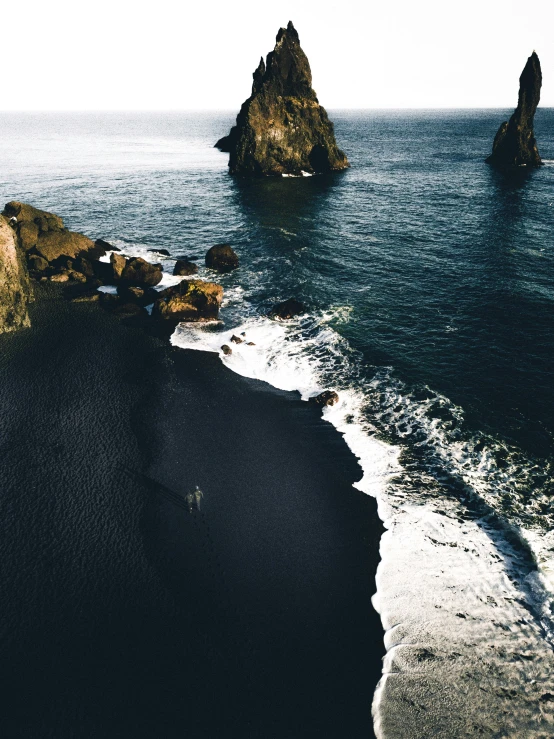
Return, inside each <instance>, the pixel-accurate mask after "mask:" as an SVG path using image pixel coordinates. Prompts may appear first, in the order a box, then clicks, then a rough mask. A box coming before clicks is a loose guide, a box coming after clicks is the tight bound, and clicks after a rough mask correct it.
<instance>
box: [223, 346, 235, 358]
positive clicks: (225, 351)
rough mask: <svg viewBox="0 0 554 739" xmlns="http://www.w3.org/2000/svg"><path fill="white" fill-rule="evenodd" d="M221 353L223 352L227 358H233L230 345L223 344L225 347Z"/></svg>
mask: <svg viewBox="0 0 554 739" xmlns="http://www.w3.org/2000/svg"><path fill="white" fill-rule="evenodd" d="M221 351H222V352H223V354H225V356H226V357H229V356H231V354H232V353H233V350H232V349H231V347H230V346H229V345H228V344H223V346H222V347H221Z"/></svg>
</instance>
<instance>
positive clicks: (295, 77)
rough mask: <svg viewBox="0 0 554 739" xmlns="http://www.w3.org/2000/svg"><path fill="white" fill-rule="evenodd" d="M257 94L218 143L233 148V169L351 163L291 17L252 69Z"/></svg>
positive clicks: (327, 167)
mask: <svg viewBox="0 0 554 739" xmlns="http://www.w3.org/2000/svg"><path fill="white" fill-rule="evenodd" d="M253 78H254V81H253V84H252V95H251V96H250V97H249V98H248V100H246V101H245V102H244V103H243V105H242V108H241V109H240V113H239V114H238V116H237V125H236V126H233V128H232V129H231V132H230V133H229V135H228V136H225V137H224V138H222V139H220V140H219V141H218V142H217V144H216V147H217V148H219V149H221V151H228V152H229V153H230V157H229V169H230V171H231V173H232V174H246V175H262V176H263V175H280V174H300V173H301V172H303V171H304V172H310V173H313V172H330V171H332V170H339V169H345V168H346V167H348V166H349V164H348V160H347V158H346V155H345V154H344V153H343V152H342V151H341V150H340V149H339V148H338V147H337V143H336V141H335V134H334V131H333V124H332V123H331V121H330V120H329V118H328V117H327V113H326V111H325V109H324V108H323V107H322V106H321V105H320V104H319V102H318V99H317V96H316V94H315V92H314V90H313V88H312V73H311V70H310V64H309V62H308V59H307V57H306V55H305V54H304V52H303V51H302V48H301V47H300V39H299V38H298V33H297V31H296V29H295V27H294V26H293V25H292V22H290V21H289V24H288V26H287V27H286V28H281V29H280V30H279V33H278V34H277V42H276V44H275V48H274V49H273V51H272V52H270V53H269V54H268V55H267V59H266V63H265V64H264V61H263V59H261V60H260V64H259V66H258V68H257V69H256V71H255V72H254V74H253Z"/></svg>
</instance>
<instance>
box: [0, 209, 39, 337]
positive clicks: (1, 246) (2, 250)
mask: <svg viewBox="0 0 554 739" xmlns="http://www.w3.org/2000/svg"><path fill="white" fill-rule="evenodd" d="M31 296H32V292H31V285H30V282H29V275H28V273H27V267H26V265H25V261H24V259H23V253H22V251H21V247H20V245H19V242H18V238H17V234H16V232H15V231H14V229H13V228H12V227H11V226H10V225H9V223H8V221H7V219H6V218H3V217H2V216H0V333H4V332H6V331H15V330H16V329H18V328H23V327H24V326H30V325H31V323H30V321H29V315H28V313H27V304H28V302H29V301H30V299H31Z"/></svg>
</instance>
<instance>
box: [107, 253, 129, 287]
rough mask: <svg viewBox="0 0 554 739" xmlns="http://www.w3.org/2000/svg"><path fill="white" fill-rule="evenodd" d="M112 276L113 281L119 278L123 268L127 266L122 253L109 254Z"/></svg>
mask: <svg viewBox="0 0 554 739" xmlns="http://www.w3.org/2000/svg"><path fill="white" fill-rule="evenodd" d="M110 264H111V266H112V278H113V280H114V281H115V282H117V281H118V280H120V279H121V276H122V274H123V270H124V269H125V267H126V266H127V259H126V258H125V257H124V256H123V255H122V254H111V255H110Z"/></svg>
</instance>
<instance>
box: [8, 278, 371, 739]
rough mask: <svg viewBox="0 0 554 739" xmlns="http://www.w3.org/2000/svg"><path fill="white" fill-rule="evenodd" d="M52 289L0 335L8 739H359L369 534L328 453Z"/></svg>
mask: <svg viewBox="0 0 554 739" xmlns="http://www.w3.org/2000/svg"><path fill="white" fill-rule="evenodd" d="M58 295H59V292H58V291H57V290H54V289H52V287H50V288H49V289H48V291H46V290H43V289H42V288H40V296H39V300H38V301H37V302H36V303H35V304H34V305H33V306H32V310H31V320H32V324H33V327H32V328H31V329H29V330H25V331H21V332H19V333H17V334H14V335H5V336H1V337H0V357H1V358H0V376H1V380H0V397H1V408H2V413H1V417H0V424H1V445H2V467H1V470H2V471H1V483H2V485H1V487H2V495H1V497H0V506H1V511H0V527H1V529H2V530H1V533H0V578H1V593H2V607H1V608H2V618H1V621H0V623H1V640H0V664H1V677H2V698H3V700H2V703H3V706H2V710H1V712H0V735H2V736H3V737H41V738H42V737H56V739H60V738H61V737H79V738H83V737H131V736H146V737H154V736H155V737H203V738H212V737H244V738H247V737H264V738H268V737H275V739H296V738H298V739H300V738H302V737H316V736H317V737H349V739H353V738H354V737H360V738H361V737H364V738H367V737H370V736H371V735H372V729H371V701H372V696H373V691H374V688H375V685H376V683H377V680H378V679H379V677H380V673H381V657H382V654H383V647H382V639H383V633H382V629H381V624H380V621H379V618H378V616H377V614H376V613H375V612H374V611H373V609H372V606H371V602H370V598H371V595H372V594H373V592H374V577H375V569H376V566H377V563H378V547H379V538H380V535H381V524H380V522H379V519H378V518H377V513H376V505H375V502H374V500H373V499H371V498H369V497H367V496H365V495H363V494H362V493H359V492H357V491H356V490H354V489H353V488H352V487H351V485H352V483H353V482H354V481H355V480H357V479H359V477H360V470H359V467H358V465H357V463H356V461H355V460H354V458H353V457H352V455H351V454H350V452H349V450H348V449H347V447H346V445H345V444H344V442H343V440H342V438H341V437H340V436H339V435H338V434H337V432H336V431H335V430H334V429H333V428H332V427H331V426H330V425H329V424H326V423H324V422H323V421H322V420H321V419H320V417H319V411H317V410H315V409H313V408H310V407H308V405H307V404H306V403H302V402H301V401H300V400H298V396H296V395H294V394H291V393H284V392H280V391H276V390H274V389H273V388H271V387H269V386H267V385H265V384H263V383H258V382H255V381H250V380H246V379H244V378H242V377H239V376H237V375H234V374H232V373H231V372H229V371H228V370H226V369H225V368H224V367H223V366H222V364H221V363H220V362H219V359H218V358H217V357H216V356H215V355H207V354H200V353H194V352H184V351H182V350H178V349H173V348H171V347H170V346H169V344H168V341H167V340H161V339H158V338H155V337H152V336H149V335H148V334H147V333H145V332H144V331H143V330H142V329H140V328H138V327H134V326H130V325H126V324H125V322H123V321H121V319H118V318H116V317H115V316H113V315H109V314H107V313H105V312H103V311H102V310H101V309H100V308H98V307H97V306H95V305H87V304H79V305H75V304H70V303H68V302H66V301H63V300H60V299H59V297H57V296H58ZM195 485H199V486H200V488H201V489H202V490H203V492H204V498H203V501H202V506H201V508H202V510H201V511H200V512H198V511H194V512H193V513H189V512H188V510H186V507H183V506H181V505H178V504H176V503H175V502H174V501H173V500H172V495H174V494H177V495H181V494H184V493H186V492H188V491H190V490H191V489H193V488H194V486H195Z"/></svg>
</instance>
